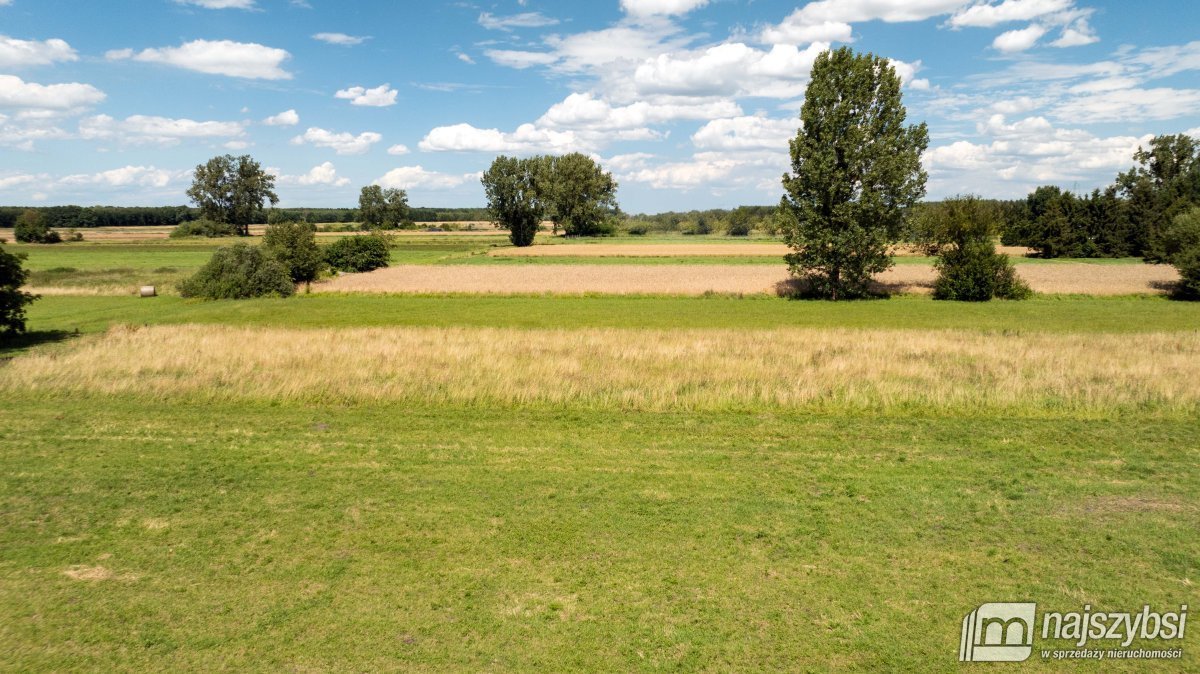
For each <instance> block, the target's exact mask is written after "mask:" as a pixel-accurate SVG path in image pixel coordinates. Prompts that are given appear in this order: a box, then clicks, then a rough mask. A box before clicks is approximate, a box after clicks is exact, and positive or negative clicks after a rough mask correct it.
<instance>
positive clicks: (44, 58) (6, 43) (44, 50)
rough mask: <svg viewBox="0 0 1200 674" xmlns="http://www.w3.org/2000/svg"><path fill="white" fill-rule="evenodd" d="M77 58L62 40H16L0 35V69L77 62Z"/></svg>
mask: <svg viewBox="0 0 1200 674" xmlns="http://www.w3.org/2000/svg"><path fill="white" fill-rule="evenodd" d="M78 60H79V56H78V55H77V54H76V53H75V50H74V49H72V48H71V45H69V44H67V43H66V42H65V41H63V40H57V39H54V40H46V41H44V42H39V41H37V40H18V39H16V38H12V37H8V36H6V35H0V68H20V67H22V66H44V65H50V64H52V63H57V62H60V61H78Z"/></svg>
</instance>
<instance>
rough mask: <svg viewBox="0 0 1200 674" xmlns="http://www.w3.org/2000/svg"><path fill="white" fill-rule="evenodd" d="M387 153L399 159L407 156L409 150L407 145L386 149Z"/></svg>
mask: <svg viewBox="0 0 1200 674" xmlns="http://www.w3.org/2000/svg"><path fill="white" fill-rule="evenodd" d="M387 153H388V154H390V155H392V156H393V157H399V156H401V155H406V154H408V153H409V149H408V146H407V145H393V146H391V147H389V148H388V149H387Z"/></svg>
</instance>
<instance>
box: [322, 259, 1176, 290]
mask: <svg viewBox="0 0 1200 674" xmlns="http://www.w3.org/2000/svg"><path fill="white" fill-rule="evenodd" d="M1017 273H1018V274H1019V275H1020V276H1021V277H1022V278H1024V279H1025V280H1026V281H1028V282H1029V284H1030V286H1032V287H1033V289H1034V290H1035V291H1037V292H1043V293H1065V294H1086V295H1130V294H1142V293H1145V294H1160V293H1162V292H1164V288H1165V287H1166V286H1167V284H1169V283H1171V282H1173V281H1175V280H1176V279H1178V274H1177V273H1176V271H1175V269H1174V268H1172V267H1168V266H1165V265H1159V266H1154V265H1093V264H1082V263H1080V264H1072V263H1062V264H1045V265H1020V266H1018V268H1017ZM935 277H936V274H935V272H934V269H933V267H931V266H926V265H918V264H910V265H897V266H895V267H893V268H892V269H889V270H888V271H887V272H884V273H883V274H880V275H879V276H878V277H877V280H878V281H879V282H880V283H881V284H882V285H883V286H884V287H886V288H887V289H889V290H890V291H892V292H907V293H925V292H929V288H930V287H931V286H932V284H933V281H934V278H935ZM787 280H788V273H787V269H786V268H785V267H784V266H783V265H782V264H781V265H780V266H778V267H775V266H771V265H720V264H714V265H619V266H616V265H588V264H564V265H557V264H546V265H529V266H519V267H515V266H492V265H473V266H429V265H399V266H394V267H388V268H386V269H380V270H377V271H374V272H371V273H369V274H347V275H344V276H340V277H338V278H335V279H332V280H330V281H328V282H325V283H320V284H317V285H315V286H314V290H315V291H317V292H367V293H485V294H527V293H559V294H582V293H609V294H618V295H637V294H666V295H702V294H704V293H707V292H716V293H743V294H761V293H776V292H780V291H781V289H782V288H783V287H784V284H786V282H787Z"/></svg>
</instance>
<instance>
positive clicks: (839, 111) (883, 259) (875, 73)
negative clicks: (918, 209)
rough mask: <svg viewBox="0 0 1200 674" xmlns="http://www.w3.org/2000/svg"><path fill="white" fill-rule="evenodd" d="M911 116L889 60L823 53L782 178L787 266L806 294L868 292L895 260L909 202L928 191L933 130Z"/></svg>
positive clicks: (833, 296) (827, 295)
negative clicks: (789, 219)
mask: <svg viewBox="0 0 1200 674" xmlns="http://www.w3.org/2000/svg"><path fill="white" fill-rule="evenodd" d="M905 118H906V112H905V109H904V104H903V102H902V100H901V94H900V76H899V75H897V74H896V70H895V68H893V67H892V66H891V65H890V64H889V63H888V61H887V59H884V58H880V57H878V56H874V55H872V54H856V53H854V51H852V50H851V49H849V48H847V47H843V48H841V49H838V50H836V51H830V52H825V53H823V54H821V55H820V56H818V57H817V60H816V62H815V64H814V65H813V69H812V80H811V82H810V83H809V85H808V92H807V93H806V94H805V98H804V105H803V107H802V108H801V111H800V119H801V121H802V123H803V127H802V128H801V129H800V131H799V133H798V134H797V136H796V138H795V139H793V140H792V141H791V156H792V173H791V174H789V175H785V176H784V178H783V187H784V189H785V190H786V191H787V199H786V202H785V203H786V204H787V206H788V207H789V208H791V209H792V210H793V212H794V213H795V216H796V217H795V224H794V226H790V227H789V228H788V230H787V231H786V233H785V240H786V241H787V243H788V245H789V246H791V247H792V249H793V252H792V253H791V254H790V255H788V258H787V259H788V264H789V266H790V267H791V270H792V273H793V274H794V275H796V276H797V277H798V278H799V279H800V281H801V283H802V285H803V286H805V290H806V292H808V293H809V294H811V295H814V296H817V297H825V298H829V299H835V300H836V299H844V298H853V297H863V296H866V295H868V294H869V284H870V282H871V278H872V276H873V275H874V274H877V273H879V272H882V271H884V270H885V269H887V268H888V267H890V266H891V264H892V263H891V258H890V257H889V255H888V246H889V244H891V243H893V242H895V241H897V240H898V239H899V236H900V234H901V230H902V225H903V222H904V212H905V209H907V208H909V207H911V206H912V205H913V204H915V203H916V202H917V200H919V199H920V198H921V197H922V196H924V194H925V181H926V174H925V172H924V171H923V170H922V169H921V153H922V152H923V151H924V150H925V148H926V146H927V145H928V144H929V133H928V131H927V129H926V127H925V125H924V124H920V125H916V126H909V125H905Z"/></svg>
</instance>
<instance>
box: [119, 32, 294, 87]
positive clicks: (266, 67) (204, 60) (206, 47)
mask: <svg viewBox="0 0 1200 674" xmlns="http://www.w3.org/2000/svg"><path fill="white" fill-rule="evenodd" d="M106 56H107V57H108V58H109V59H110V60H121V59H128V58H132V59H133V60H135V61H142V62H146V63H163V64H166V65H171V66H175V67H177V68H184V69H186V70H194V71H196V72H201V73H207V74H209V75H228V76H229V77H241V78H245V79H260V80H290V79H292V74H291V73H289V72H287V71H286V70H284V69H283V67H282V66H283V62H284V61H286V60H288V59H290V58H291V57H292V55H291V54H289V53H288V52H287V51H286V50H283V49H275V48H273V47H265V46H263V45H261V44H256V43H252V42H251V43H245V42H233V41H231V40H216V41H210V40H193V41H191V42H185V43H184V44H182V45H180V46H178V47H163V48H161V49H143V50H142V51H141V52H138V53H136V54H135V53H134V52H133V51H132V50H129V49H121V50H114V51H110V52H108V54H106Z"/></svg>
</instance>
